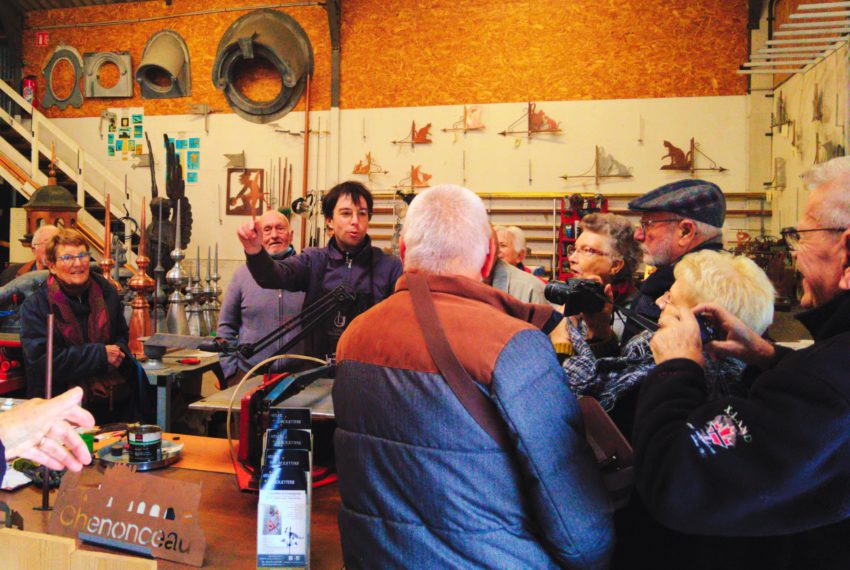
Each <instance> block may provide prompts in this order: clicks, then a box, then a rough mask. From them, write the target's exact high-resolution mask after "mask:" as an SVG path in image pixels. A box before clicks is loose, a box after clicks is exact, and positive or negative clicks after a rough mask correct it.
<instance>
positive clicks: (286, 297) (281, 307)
mask: <svg viewBox="0 0 850 570" xmlns="http://www.w3.org/2000/svg"><path fill="white" fill-rule="evenodd" d="M287 253H288V255H292V254H293V253H294V250H292V249H291V248H290V249H289V250H288V252H287ZM288 255H287V256H286V257H288ZM283 257H284V256H281V257H278V258H277V259H283ZM303 304H304V293H301V292H292V291H284V290H282V289H263V288H262V287H260V286H259V285H257V282H256V281H254V278H253V277H251V273H250V272H249V271H248V268H247V267H246V266H245V265H243V266H241V267H239V268H238V269H237V270H236V271H235V272H234V274H233V279H232V280H231V282H230V285H229V286H228V287H227V291H226V292H225V294H224V301H223V302H222V304H221V314H220V315H219V317H218V331H217V334H218V336H219V337H221V338H223V339H225V340H227V341H230V342H236V341H237V339H238V342H239V343H240V344H244V343H247V342H256V341H257V340H259V339H261V338H262V337H264V336H265V335H267V334H268V333H270V332H271V331H273V330H274V329H276V328H278V327H279V326H280V325H282V324H283V323H284V322H286V321H287V320H288V319H290V318H292V317H293V316H295V315H297V314H298V313H300V312H301V308H302V305H303ZM296 333H297V330H296V331H293V332H292V333H290V334H288V335H286V336H285V337H283V338H281V339H279V340H278V341H277V342H275V343H273V344H271V345H270V346H268V347H266V348H265V349H264V350H262V351H260V352H259V353H257V354H255V355H254V356H253V357H251V358H250V359H247V360H246V359H245V358H242V357H241V356H238V355H235V354H222V355H221V359H220V360H221V368H222V370H223V371H224V376H225V377H226V378H230V377H231V376H233V375H234V374H235V373H236V371H237V369H239V370H242V371H243V372H247V371H248V370H250V369H251V368H252V367H253V366H254V365H255V364H257V363H259V362H260V361H262V360H264V359H266V358H268V357H270V356H273V355H274V354H277V352H278V351H279V350H280V348H281V347H282V346H283V345H284V343H285V342H286V341H287V340H289V339H290V338H291V337H292V336H294V335H295V334H296ZM302 345H303V341H302V342H301V343H299V344H298V345H297V346H296V347H294V348H292V349H291V350H290V352H292V353H297V354H303V347H302ZM284 366H285V361H280V362H277V363H275V364H274V365H273V368H272V369H273V370H280V369H282V368H283V367H284Z"/></svg>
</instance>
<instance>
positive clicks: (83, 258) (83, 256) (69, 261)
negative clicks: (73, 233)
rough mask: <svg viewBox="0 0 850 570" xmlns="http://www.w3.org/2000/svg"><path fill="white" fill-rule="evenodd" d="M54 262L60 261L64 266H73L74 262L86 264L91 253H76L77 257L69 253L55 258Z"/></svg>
mask: <svg viewBox="0 0 850 570" xmlns="http://www.w3.org/2000/svg"><path fill="white" fill-rule="evenodd" d="M56 261H61V262H62V263H64V264H65V265H73V264H74V262H75V261H79V262H80V263H88V262H89V261H91V253H89V252H88V251H84V252H82V253H78V254H77V255H71V254H70V253H66V254H65V255H60V256H59V257H57V258H56Z"/></svg>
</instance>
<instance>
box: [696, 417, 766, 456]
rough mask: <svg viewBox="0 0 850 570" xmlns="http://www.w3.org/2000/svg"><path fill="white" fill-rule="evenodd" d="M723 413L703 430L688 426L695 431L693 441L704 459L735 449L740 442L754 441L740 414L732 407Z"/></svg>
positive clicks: (710, 421)
mask: <svg viewBox="0 0 850 570" xmlns="http://www.w3.org/2000/svg"><path fill="white" fill-rule="evenodd" d="M723 412H724V413H723V414H720V415H717V416H714V419H712V420H709V421H708V422H707V423H706V424H705V427H703V428H702V429H697V428H696V427H694V426H693V425H692V424H688V427H690V428H691V429H692V430H693V433H691V441H693V442H694V445H695V446H696V448H697V450H698V451H699V452H700V455H702V456H703V457H705V456H707V455H714V454H716V453H717V452H718V451H719V450H723V449H730V448H732V447H735V444H737V443H738V441H739V440H740V441H743V442H744V443H749V442H750V441H751V440H752V436H751V435H750V432H749V430H748V429H747V426H746V425H744V422H742V421H741V420H740V419H738V412H737V411H736V410H734V409H733V408H732V406H727V408H726V409H725V410H723Z"/></svg>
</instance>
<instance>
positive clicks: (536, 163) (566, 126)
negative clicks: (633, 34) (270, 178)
mask: <svg viewBox="0 0 850 570" xmlns="http://www.w3.org/2000/svg"><path fill="white" fill-rule="evenodd" d="M153 105H155V103H154V102H152V103H150V106H151V107H152V106H153ZM525 109H526V103H524V102H518V103H510V104H493V105H485V106H484V109H483V112H482V120H483V122H484V123H485V125H486V129H485V130H484V131H483V132H470V133H468V134H466V135H463V134H462V133H457V134H455V133H443V132H441V130H440V129H442V128H445V127H449V126H451V124H452V123H454V122H455V121H457V120H458V119H459V118H460V117H461V116H462V113H463V109H462V107H461V106H445V107H420V108H390V109H351V110H342V111H332V112H327V111H325V112H314V113H312V114H311V127H312V128H313V129H319V127H320V123H321V130H323V131H325V130H330V131H331V134H322V135H321V136H318V137H317V136H316V135H313V138H312V140H311V145H310V149H311V153H310V155H311V156H310V172H309V176H308V180H309V188H311V189H312V188H317V187H318V188H320V189H326V188H328V187H330V186H331V185H333V184H334V183H336V182H337V181H338V180H345V179H359V180H361V181H363V182H365V183H367V185H368V186H369V187H370V188H372V189H373V190H376V191H380V190H389V189H390V188H391V187H392V186H393V185H394V184H396V183H398V181H399V180H401V179H402V178H404V177H405V176H407V174H408V173H409V170H410V166H411V165H420V164H421V165H422V168H423V170H424V171H425V172H428V173H430V174H432V175H433V178H432V179H431V181H430V182H431V184H432V185H433V184H439V183H444V182H451V183H459V184H464V185H466V186H467V187H469V188H471V189H472V190H475V191H477V192H479V193H491V192H495V193H500V192H523V193H524V192H528V193H532V192H538V193H539V192H558V193H563V194H565V195H569V194H572V193H574V192H582V191H583V192H593V193H595V192H597V191H598V192H602V193H604V194H605V195H607V196H609V197H610V198H611V207H612V208H618V209H621V208H625V203H626V200H624V199H620V200H618V199H617V198H616V196H617V195H618V194H623V193H643V192H646V191H649V190H651V189H653V188H655V187H657V186H659V185H661V184H665V183H667V182H671V181H673V180H677V179H681V178H683V177H685V176H686V175H685V174H683V173H678V172H672V171H663V170H660V167H661V165H662V164H664V163H665V162H666V161H662V159H661V157H662V156H663V155H664V154H666V149H665V148H664V147H663V144H662V143H663V141H664V140H669V141H670V142H672V143H673V144H674V145H676V146H678V147H680V148H683V149H685V150H687V147H688V145H689V141H690V138H691V137H694V138H696V140H697V143H698V144H699V146H700V148H701V150H702V151H703V152H705V153H706V154H707V155H708V156H710V157H711V158H713V159H714V160H715V161H716V162H717V163H718V164H720V165H722V166H724V167H726V168H727V169H728V171H727V172H725V173H722V174H718V173H716V172H705V173H699V174H698V175H699V176H701V177H703V178H706V179H708V180H711V181H714V182H716V183H717V184H719V185H720V186H721V188H723V189H724V190H725V191H727V192H745V191H750V192H752V191H758V190H761V187H760V186H759V187H753V184H752V182H751V177H750V174H749V170H748V164H749V161H748V148H749V144H750V143H749V136H750V135H749V131H748V129H749V126H748V120H747V117H748V112H749V109H748V101H747V97H746V96H733V97H698V98H667V99H630V100H606V101H563V102H542V103H539V105H538V109H542V110H544V111H545V112H546V114H547V115H548V116H549V117H551V118H553V119H555V120H556V121H559V122H560V125H561V128H562V129H563V133H562V134H561V135H558V136H555V135H535V137H534V138H533V139H532V140H531V141H529V140H528V139H527V138H526V137H524V136H522V135H517V136H509V137H502V136H499V135H498V134H497V133H498V132H499V131H502V130H504V129H505V128H506V127H508V125H509V124H510V123H512V122H513V121H515V120H516V119H518V118H520V117H521V116H522V115H523V113H524V112H525ZM413 120H415V121H416V123H417V126H418V127H419V126H424V125H425V124H426V123H428V122H431V123H432V130H431V131H432V140H433V144H431V145H422V146H416V147H415V148H413V149H411V147H410V145H393V144H392V143H391V141H392V140H393V139H401V138H404V137H405V136H406V134H407V132H408V131H409V129H410V123H411V121H413ZM56 122H57V123H58V124H59V125H60V126H61V128H62V129H63V130H65V131H66V132H67V133H69V134H70V135H72V136H73V137H74V138H75V139H76V140H77V141H78V142H79V143H80V145H81V146H82V147H83V148H84V149H85V150H86V151H87V152H90V153H95V154H97V155H99V156H101V157H102V158H103V162H104V163H105V164H106V165H107V167H108V168H109V169H110V170H111V171H112V172H114V174H115V175H116V176H118V177H120V178H122V179H123V177H124V175H125V174H126V175H127V177H128V181H129V187H130V188H131V189H132V190H133V192H141V193H144V195H145V196H146V198H148V199H149V198H150V190H149V189H150V174H149V171H148V169H145V168H139V169H132V168H130V164H131V163H129V162H120V161H107V160H106V144H105V142H104V141H103V140H101V138H100V135H99V133H98V127H99V119H98V118H81V119H60V120H57V121H56ZM521 124H522V125H524V121H523V122H521ZM277 125H278V126H279V128H282V129H291V130H301V129H303V125H304V116H303V113H291V114H290V115H287V116H286V117H285V118H284V119H282V120H280V121H278V122H277ZM641 125H643V127H641ZM209 128H210V134H209V135H205V134H204V131H203V119H202V118H201V117H198V116H194V115H177V116H152V115H148V114H146V115H145V129H146V130H147V131H148V132H149V134H150V137H151V141H152V143H153V146H154V154H155V160H156V163H157V176H158V180H159V182H158V184H159V187H160V188H161V189H163V188H164V184H163V166H164V162H165V161H164V149H163V148H162V143H161V142H160V141H161V139H162V133H163V132H168V134H169V135H172V136H180V135H181V134H192V135H193V136H194V135H195V134H198V135H199V136H200V137H201V139H202V142H201V151H202V156H201V171H200V179H201V183H200V184H198V185H194V186H193V185H187V194H188V196H189V199H190V201H191V203H192V207H193V213H194V219H195V225H194V229H193V236H192V242H191V243H190V244H189V252H188V253H189V255H190V257H194V255H195V253H194V251H195V247H196V245H198V244H200V245H201V246H202V249H203V250H204V252H202V257H205V256H206V253H205V250H206V246H207V244H211V243H219V252H220V270H221V272H222V273H223V275H224V280H223V282H222V284H223V285H226V282H227V281H229V277H230V274H231V272H232V270H233V269H234V268H235V267H236V266H238V264H239V263H241V262H242V260H243V254H242V250H241V247H240V246H239V243H238V241H237V239H236V237H235V231H236V228H237V227H238V225H239V224H241V223H242V222H244V221H245V220H246V219H248V218H247V217H235V216H225V215H224V200H225V192H226V172H225V164H226V159H225V158H224V154H225V153H227V154H235V153H239V152H241V151H243V150H244V151H245V154H246V158H247V166H248V167H249V168H265V169H268V168H269V165H270V162H271V161H274V164H275V165H277V160H278V158H279V157H287V158H288V159H289V161H290V162H293V163H294V168H293V173H294V181H293V193H294V195H296V196H297V195H300V191H301V181H302V161H303V141H302V139H301V138H300V137H293V136H291V135H287V134H282V133H276V132H274V129H273V127H271V126H269V125H257V124H253V123H249V122H247V121H244V120H243V119H240V118H239V117H237V116H236V115H235V114H213V115H211V116H210V118H209ZM521 128H522V127H521ZM639 138H642V139H643V141H642V142H639V140H638V139H639ZM595 145H600V146H603V147H604V148H605V149H606V150H607V151H608V152H610V153H612V154H613V155H614V156H615V157H616V158H617V160H619V161H620V162H622V163H623V164H625V165H626V166H629V167H632V168H633V174H634V178H631V179H614V180H611V181H606V182H603V183H602V184H601V185H600V186H598V187H596V186H595V185H594V184H593V181H592V180H583V181H582V180H579V179H573V180H569V181H564V180H562V179H561V178H559V176H560V175H562V174H565V173H568V174H571V175H576V174H580V173H582V172H584V171H586V170H588V169H590V168H591V167H592V164H593V159H594V146H595ZM369 151H371V152H372V155H373V157H374V158H375V159H376V160H377V161H378V162H379V163H380V164H381V165H382V166H383V167H384V168H385V169H387V170H389V171H390V174H388V175H385V176H378V177H376V178H375V180H374V181H373V182H371V183H369V182H368V181H367V180H366V177H365V176H356V175H352V174H350V173H351V171H352V169H353V167H354V165H355V164H356V163H357V161H358V160H361V159H362V158H364V156H365V154H366V152H369ZM464 152H465V153H466V172H465V180H464V168H463V156H464ZM328 157H331V158H332V160H333V162H332V160H329V159H328ZM336 157H338V159H337V158H336ZM529 163H530V164H531V180H530V181H529ZM317 164H318V167H317ZM707 165H708V161H707V160H705V159H704V158H703V157H698V158H697V166H698V167H699V166H707ZM789 178H790V177H789ZM139 195H141V194H139ZM112 199H113V202H114V203H115V202H118V203H120V202H121V200H122V197H120V196H118V197H116V196H113V197H112ZM489 202H490V203H493V204H508V203H509V204H511V205H526V206H531V205H533V206H535V207H547V208H548V207H551V205H552V199H551V198H549V199H529V200H528V201H520V202H519V204H517V202H515V201H511V202H507V201H493V200H490V201H489ZM381 204H382V205H385V206H386V205H389V202H388V201H386V200H384V201H382V203H381ZM138 206H139V199H138V198H134V200H133V204H132V205H131V213H132V215H133V216H134V217H138V214H139V212H138V209H139V208H138ZM757 207H758V203H757V202H748V203H745V202H741V203H730V208H757ZM374 221H376V222H390V221H392V217H391V216H387V215H381V216H376V218H375V220H374ZM519 221H534V222H540V223H541V224H551V223H552V217H551V215H549V216H541V215H527V214H524V215H515V214H511V215H507V214H503V215H500V216H497V217H496V219H494V222H496V223H511V222H513V223H515V222H519ZM298 223H299V222H296V235H298V229H299V228H298ZM758 224H759V220H758V219H756V218H752V219H730V220H729V221H728V223H727V235H728V234H729V232H732V236H734V232H735V231H737V230H738V229H749V230H751V231H752V230H756V229H757V228H758ZM373 233H379V234H388V233H391V230H388V229H381V230H379V231H376V232H373ZM531 233H532V234H533V235H537V236H550V235H551V229H545V228H544V229H540V230H535V231H534V232H531ZM379 245H387V242H383V243H380V244H379ZM532 248H533V249H539V250H542V251H545V250H550V249H551V246H549V245H548V244H545V243H538V244H536V245H535V244H532Z"/></svg>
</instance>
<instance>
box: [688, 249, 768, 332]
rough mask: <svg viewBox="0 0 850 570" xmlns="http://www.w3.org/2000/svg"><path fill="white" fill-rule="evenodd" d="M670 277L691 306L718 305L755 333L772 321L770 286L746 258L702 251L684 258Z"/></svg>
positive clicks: (757, 267)
mask: <svg viewBox="0 0 850 570" xmlns="http://www.w3.org/2000/svg"><path fill="white" fill-rule="evenodd" d="M673 275H674V276H675V277H676V282H677V283H679V284H680V287H682V289H683V293H684V296H685V298H687V299H688V300H689V301H690V302H691V303H692V304H693V305H697V304H699V303H717V304H718V305H720V306H721V307H723V308H724V309H726V310H727V311H729V312H730V313H732V314H733V315H736V316H737V317H738V318H739V319H741V320H742V321H743V322H744V324H746V325H747V326H748V327H750V328H751V329H753V330H754V331H756V332H757V333H758V334H762V333H764V331H766V330H767V327H769V326H770V323H772V322H773V303H774V299H775V296H776V292H775V290H774V288H773V284H772V283H771V282H770V279H768V277H767V275H766V274H765V273H764V271H762V269H761V268H760V267H759V266H758V265H756V264H755V262H754V261H753V260H751V259H749V258H748V257H744V256H742V255H738V256H733V255H731V254H729V253H726V252H723V251H711V250H707V249H704V250H701V251H696V252H694V253H689V254H688V255H686V256H685V257H683V258H682V260H681V261H679V263H677V264H676V267H675V269H673Z"/></svg>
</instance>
